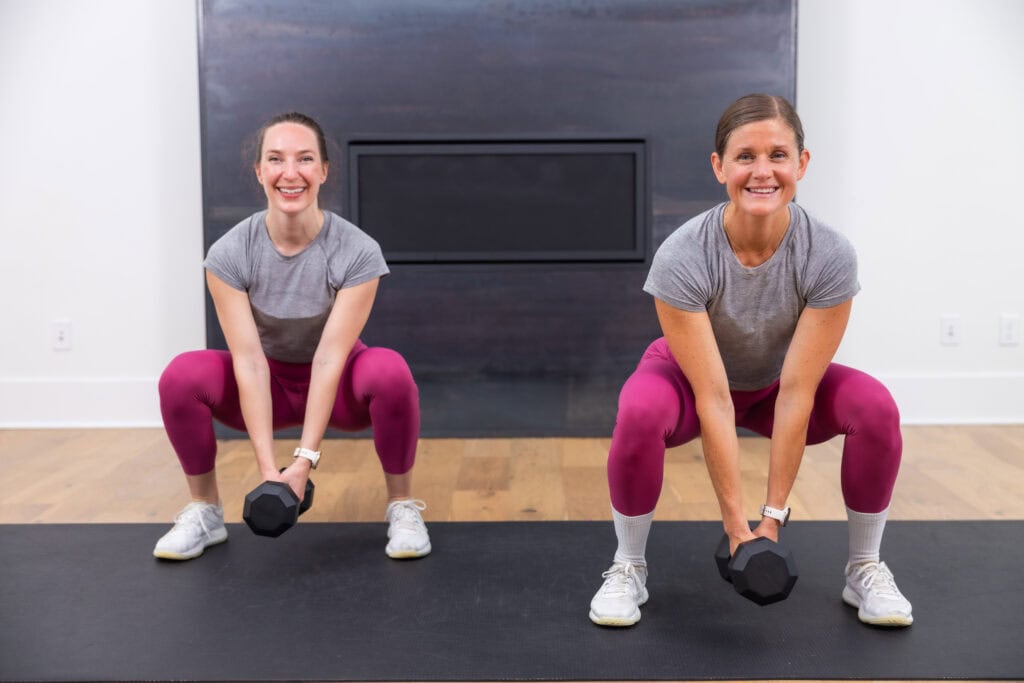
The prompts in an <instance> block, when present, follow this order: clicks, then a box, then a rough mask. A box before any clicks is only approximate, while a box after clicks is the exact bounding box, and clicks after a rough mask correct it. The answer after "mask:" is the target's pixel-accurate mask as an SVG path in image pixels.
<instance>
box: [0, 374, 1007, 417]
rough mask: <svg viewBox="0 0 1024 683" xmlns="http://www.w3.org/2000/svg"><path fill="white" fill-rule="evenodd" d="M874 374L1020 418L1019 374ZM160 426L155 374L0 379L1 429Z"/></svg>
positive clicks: (964, 412) (944, 407)
mask: <svg viewBox="0 0 1024 683" xmlns="http://www.w3.org/2000/svg"><path fill="white" fill-rule="evenodd" d="M876 376H877V377H878V379H879V380H881V381H882V382H883V383H884V384H885V385H886V386H887V387H888V388H889V391H891V392H892V395H893V397H894V398H895V399H896V403H897V404H898V405H899V407H900V415H901V417H902V421H903V424H919V425H927V424H1024V372H1014V373H950V374H942V375H939V374H927V375H926V374H889V375H886V374H878V375H876ZM162 425H163V422H162V421H161V419H160V404H159V399H158V397H157V378H155V377H154V378H80V379H0V429H50V428H90V427H94V428H105V427H161V426H162ZM609 428H610V427H609Z"/></svg>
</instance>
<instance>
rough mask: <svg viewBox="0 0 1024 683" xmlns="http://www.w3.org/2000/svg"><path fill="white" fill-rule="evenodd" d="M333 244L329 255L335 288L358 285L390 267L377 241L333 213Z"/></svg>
mask: <svg viewBox="0 0 1024 683" xmlns="http://www.w3.org/2000/svg"><path fill="white" fill-rule="evenodd" d="M331 222H332V226H331V230H332V233H333V235H332V240H331V242H332V244H331V246H330V248H329V249H330V251H329V255H328V261H329V272H330V283H331V287H333V288H334V289H346V288H348V287H355V286H356V285H361V284H363V283H364V282H369V281H370V280H373V279H374V278H378V277H383V276H385V275H387V274H388V273H389V272H390V270H389V269H388V264H387V262H386V261H385V260H384V254H383V253H382V252H381V249H380V245H379V244H377V241H376V240H375V239H373V238H372V237H370V236H369V235H367V234H366V233H365V232H363V231H362V230H360V229H359V228H358V227H356V226H355V225H353V224H352V223H349V222H348V221H346V220H344V219H343V218H341V217H339V216H335V215H333V214H332V215H331Z"/></svg>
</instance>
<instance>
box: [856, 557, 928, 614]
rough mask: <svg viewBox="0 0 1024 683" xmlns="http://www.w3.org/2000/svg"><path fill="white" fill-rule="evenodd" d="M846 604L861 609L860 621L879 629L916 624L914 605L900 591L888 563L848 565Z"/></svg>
mask: <svg viewBox="0 0 1024 683" xmlns="http://www.w3.org/2000/svg"><path fill="white" fill-rule="evenodd" d="M843 602H845V603H846V604H847V605H851V606H853V607H856V608H858V609H857V617H858V618H859V619H860V620H861V621H863V622H864V623H865V624H874V625H875V626H910V625H911V624H912V623H914V617H913V615H912V614H911V606H910V602H909V601H908V600H907V599H906V598H905V597H903V594H902V593H900V589H899V588H897V587H896V579H894V578H893V575H892V572H891V571H889V568H888V567H887V566H885V562H864V563H862V564H856V565H852V566H851V565H849V564H848V565H846V587H845V588H843Z"/></svg>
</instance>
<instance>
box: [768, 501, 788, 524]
mask: <svg viewBox="0 0 1024 683" xmlns="http://www.w3.org/2000/svg"><path fill="white" fill-rule="evenodd" d="M789 513H790V508H788V507H786V508H783V509H781V510H780V509H779V508H773V507H772V506H771V505H762V506H761V516H762V517H770V518H772V519H777V520H778V521H779V522H780V524H781V526H786V524H788V523H789Z"/></svg>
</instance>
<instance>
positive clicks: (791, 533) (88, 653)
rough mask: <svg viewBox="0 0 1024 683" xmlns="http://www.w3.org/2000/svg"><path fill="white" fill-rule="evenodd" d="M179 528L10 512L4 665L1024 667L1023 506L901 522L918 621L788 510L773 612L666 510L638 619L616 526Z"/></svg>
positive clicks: (785, 673) (288, 671)
mask: <svg viewBox="0 0 1024 683" xmlns="http://www.w3.org/2000/svg"><path fill="white" fill-rule="evenodd" d="M166 528H167V527H166V526H165V525H150V524H111V525H6V526H2V525H0V553H2V555H0V557H2V561H0V679H2V680H4V681H8V680H103V681H121V680H153V681H167V680H238V681H273V680H333V681H345V680H369V681H374V680H388V681H390V680H402V681H435V680H436V681H462V680H476V681H487V680H658V679H674V680H721V679H772V678H793V679H799V678H817V679H844V678H849V679H865V678H868V679H880V678H881V679H901V678H910V679H943V678H955V679H1017V678H1024V591H1022V587H1021V581H1022V578H1024V571H1022V569H1024V544H1022V543H1021V540H1022V539H1024V522H1017V521H1014V522H890V523H889V526H888V528H887V531H886V537H885V544H884V546H883V557H884V559H886V560H887V562H888V563H889V565H890V566H891V567H892V569H893V571H894V573H895V575H896V578H897V580H898V582H899V584H900V587H901V589H902V590H903V592H904V593H905V594H907V596H908V597H909V598H910V599H911V601H912V602H913V603H914V616H915V623H914V625H913V626H911V627H910V628H906V629H895V630H892V629H881V628H873V627H868V626H865V625H863V624H861V623H860V622H859V621H858V620H857V617H856V612H855V610H853V609H851V608H849V607H846V606H845V605H843V604H842V602H841V600H840V597H839V596H840V592H841V590H842V586H843V579H842V569H843V563H844V560H845V554H846V525H845V523H842V522H795V523H794V524H792V525H790V527H788V528H787V529H786V530H785V536H784V540H785V542H786V543H787V545H789V546H790V547H792V548H793V550H794V552H795V553H796V556H797V561H798V565H799V568H800V572H801V575H800V579H799V581H798V582H797V584H796V588H795V589H794V591H793V594H792V595H791V596H790V597H789V599H788V600H786V601H784V602H781V603H777V604H775V605H769V606H767V607H758V606H757V605H755V604H754V603H751V602H748V601H747V600H745V599H743V598H741V597H740V596H738V595H737V594H735V593H734V592H733V591H732V588H731V587H730V586H729V585H728V584H726V583H725V582H723V581H722V580H721V579H720V578H719V577H718V575H717V573H716V570H715V567H714V562H713V559H712V554H713V552H714V547H715V544H716V542H717V540H718V537H719V534H720V531H719V530H720V528H721V527H720V525H718V524H714V523H704V522H656V523H655V525H654V529H653V531H652V535H651V541H650V545H649V548H648V561H649V563H650V567H651V576H650V580H649V582H648V587H649V589H650V593H651V599H650V602H649V603H648V604H647V605H646V606H645V607H644V608H643V619H642V620H641V621H640V623H639V624H637V625H636V626H633V627H631V628H627V629H609V628H601V627H598V626H594V625H593V624H591V623H590V621H589V620H588V618H587V611H588V605H589V602H590V598H591V596H592V595H593V593H594V591H595V590H596V589H597V587H598V586H599V585H600V583H601V572H602V571H603V570H604V569H606V568H607V565H608V564H609V561H610V558H611V555H612V552H613V551H614V532H613V529H612V525H611V523H610V522H530V523H526V522H503V523H433V524H430V530H431V537H432V541H433V546H434V552H433V554H432V555H430V556H429V557H426V558H424V559H421V560H414V561H404V562H397V561H394V560H390V559H388V558H387V557H386V556H385V554H384V544H385V538H384V533H385V527H384V525H383V523H381V524H356V523H351V524H344V523H330V524H328V523H319V524H318V523H304V524H303V523H300V524H299V525H298V526H297V527H296V528H294V529H292V530H291V531H289V532H288V533H286V534H285V535H283V536H281V537H280V538H278V539H266V538H261V537H256V536H254V535H252V534H251V533H250V532H249V531H248V529H247V528H246V527H244V526H243V525H230V528H229V533H230V540H229V541H228V542H227V543H226V544H223V545H220V546H217V547H214V548H210V549H209V550H207V552H206V554H205V555H204V556H203V557H201V558H199V559H198V560H193V561H190V562H184V563H173V562H164V561H159V560H156V559H154V558H153V557H152V556H151V555H150V553H151V550H152V546H153V543H154V542H155V541H156V539H157V537H158V536H159V535H160V534H161V533H162V532H163V531H164V530H165V529H166Z"/></svg>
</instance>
